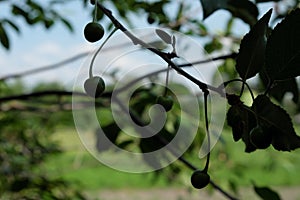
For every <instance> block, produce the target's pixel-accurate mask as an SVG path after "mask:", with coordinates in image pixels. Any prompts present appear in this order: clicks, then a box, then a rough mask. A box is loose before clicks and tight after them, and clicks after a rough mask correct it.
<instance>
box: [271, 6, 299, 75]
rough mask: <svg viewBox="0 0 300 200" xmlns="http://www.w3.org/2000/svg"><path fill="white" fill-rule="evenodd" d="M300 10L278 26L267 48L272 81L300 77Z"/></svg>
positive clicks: (293, 12)
mask: <svg viewBox="0 0 300 200" xmlns="http://www.w3.org/2000/svg"><path fill="white" fill-rule="evenodd" d="M299 36H300V8H297V9H296V10H294V11H292V12H291V13H290V14H289V15H287V17H286V18H285V19H284V20H283V21H282V22H280V23H279V24H277V26H276V27H275V29H274V30H273V31H272V34H271V35H270V37H269V39H268V41H267V46H266V72H267V75H268V76H269V78H270V79H271V80H284V79H288V78H294V77H296V76H299V75H300V37H299Z"/></svg>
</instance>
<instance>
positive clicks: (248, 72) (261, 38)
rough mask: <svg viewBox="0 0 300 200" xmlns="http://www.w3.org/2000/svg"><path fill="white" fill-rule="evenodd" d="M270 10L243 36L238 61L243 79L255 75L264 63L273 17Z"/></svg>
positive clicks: (238, 70) (237, 66) (238, 68)
mask: <svg viewBox="0 0 300 200" xmlns="http://www.w3.org/2000/svg"><path fill="white" fill-rule="evenodd" d="M271 13H272V10H269V11H268V12H267V13H266V14H265V15H264V16H263V17H262V18H261V19H260V20H259V21H258V22H257V23H256V24H255V25H254V26H253V28H252V29H251V30H250V32H249V33H247V34H246V35H245V37H244V38H243V40H242V42H241V45H240V50H239V53H238V56H237V61H236V70H237V72H238V73H239V75H240V77H241V78H242V79H243V80H246V79H248V78H251V77H253V76H255V75H256V74H257V73H258V72H259V71H260V70H261V68H262V67H263V65H264V58H265V48H266V41H267V38H266V30H267V28H268V23H269V20H270V17H271Z"/></svg>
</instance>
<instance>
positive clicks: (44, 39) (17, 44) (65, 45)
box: [0, 0, 269, 86]
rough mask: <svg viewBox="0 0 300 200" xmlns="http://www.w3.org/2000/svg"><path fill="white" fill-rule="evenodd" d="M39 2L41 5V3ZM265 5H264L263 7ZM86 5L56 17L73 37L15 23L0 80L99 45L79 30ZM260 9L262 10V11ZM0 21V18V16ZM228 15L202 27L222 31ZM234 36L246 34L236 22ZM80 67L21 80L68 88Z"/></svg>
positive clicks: (2, 53) (60, 29) (1, 57)
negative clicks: (68, 25) (69, 27)
mask: <svg viewBox="0 0 300 200" xmlns="http://www.w3.org/2000/svg"><path fill="white" fill-rule="evenodd" d="M188 1H189V2H192V4H194V5H195V6H193V9H194V10H195V11H199V12H198V15H199V16H195V17H199V18H201V16H202V13H201V11H202V10H201V5H200V2H199V1H193V0H188ZM41 2H43V1H41ZM267 6H269V5H265V7H267ZM6 9H9V8H7V7H5V6H4V7H2V8H0V13H2V14H0V15H5V13H6ZM91 9H92V6H91V5H89V8H88V10H84V9H83V7H82V5H81V2H80V1H71V2H70V3H67V4H65V6H64V7H62V8H59V10H60V13H64V15H65V16H66V17H67V18H68V19H70V20H71V22H72V24H73V26H74V30H75V32H74V33H70V32H69V31H68V30H67V29H66V28H65V27H64V26H63V25H62V24H60V23H58V24H56V25H55V26H54V27H52V28H51V29H50V30H47V31H46V30H45V29H44V28H43V26H40V25H36V26H33V27H28V26H26V25H25V26H23V25H24V22H23V21H22V20H18V21H17V22H18V24H19V25H21V26H22V33H21V34H20V35H17V34H15V33H14V32H9V36H10V38H11V50H10V51H6V50H4V49H3V48H0V67H1V71H0V76H4V75H7V74H11V73H15V72H21V71H26V70H28V69H34V68H36V67H41V66H45V65H48V64H53V63H56V62H59V61H62V60H64V59H66V58H69V57H71V56H73V55H75V54H77V53H80V52H85V51H88V50H95V48H96V47H97V46H98V45H99V43H97V44H90V43H88V42H86V41H85V39H84V38H83V27H84V26H85V24H86V23H88V22H89V21H91V17H90V15H89V14H90V10H91ZM262 9H265V8H264V7H263V8H262ZM1 17H2V16H1ZM228 17H229V14H228V13H227V12H226V11H218V12H216V13H214V14H213V15H212V16H210V17H209V18H208V19H207V20H206V21H205V23H206V24H208V25H209V28H210V29H211V30H217V31H218V30H222V26H224V24H225V21H226V20H227V19H228ZM132 20H133V22H134V23H133V24H134V26H135V27H136V28H145V27H149V25H148V24H147V23H146V18H145V17H137V18H132ZM236 26H238V27H239V28H238V29H237V30H238V32H237V34H244V33H246V32H247V31H248V27H247V26H245V25H243V23H242V22H240V21H237V23H236ZM83 63H84V59H82V60H80V61H76V62H73V63H71V64H68V65H66V66H64V67H62V68H60V69H58V70H57V69H56V70H52V71H47V72H45V73H39V74H36V75H32V76H28V77H26V78H25V79H24V80H25V81H26V83H28V84H33V83H35V82H40V81H60V82H62V83H63V84H65V85H68V86H71V85H73V82H74V75H76V73H78V70H80V67H81V66H82V64H83Z"/></svg>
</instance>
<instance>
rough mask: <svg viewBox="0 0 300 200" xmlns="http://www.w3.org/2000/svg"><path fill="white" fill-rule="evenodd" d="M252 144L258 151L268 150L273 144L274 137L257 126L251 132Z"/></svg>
mask: <svg viewBox="0 0 300 200" xmlns="http://www.w3.org/2000/svg"><path fill="white" fill-rule="evenodd" d="M250 142H251V143H252V144H253V145H254V146H255V147H256V148H258V149H266V148H268V147H269V146H270V145H271V143H272V135H271V134H270V133H269V132H267V131H264V130H263V129H262V127H261V126H256V127H254V128H253V129H252V130H251V131H250Z"/></svg>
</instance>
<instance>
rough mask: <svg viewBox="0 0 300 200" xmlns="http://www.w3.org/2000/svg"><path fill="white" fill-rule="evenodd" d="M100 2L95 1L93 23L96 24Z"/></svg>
mask: <svg viewBox="0 0 300 200" xmlns="http://www.w3.org/2000/svg"><path fill="white" fill-rule="evenodd" d="M97 4H98V0H95V8H94V16H93V22H96V21H97V14H98V13H97V12H98V6H97Z"/></svg>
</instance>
